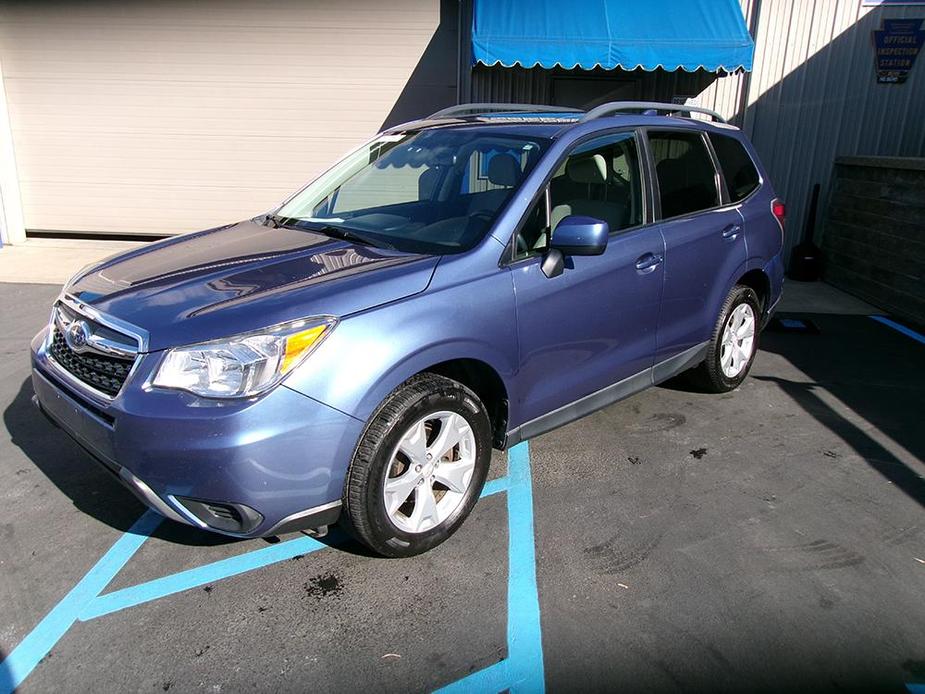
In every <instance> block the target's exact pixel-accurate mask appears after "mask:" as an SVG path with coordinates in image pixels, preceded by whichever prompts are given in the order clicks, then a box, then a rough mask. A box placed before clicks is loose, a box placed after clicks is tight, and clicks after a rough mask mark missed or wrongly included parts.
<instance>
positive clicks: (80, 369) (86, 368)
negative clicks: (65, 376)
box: [48, 326, 134, 396]
mask: <svg viewBox="0 0 925 694" xmlns="http://www.w3.org/2000/svg"><path fill="white" fill-rule="evenodd" d="M52 330H53V331H54V332H53V334H52V340H51V347H50V348H49V350H48V351H49V352H50V353H51V356H52V358H53V359H54V360H55V361H56V362H58V364H60V365H61V367H62V368H64V370H65V371H67V372H68V373H70V374H71V375H72V376H74V377H75V378H76V379H77V380H79V381H82V382H83V383H86V384H87V385H88V386H91V387H92V388H96V390H98V391H101V392H103V393H106V395H112V396H114V395H116V393H118V392H119V389H120V388H122V384H123V383H125V379H126V378H128V374H129V371H131V370H132V364H134V360H133V359H120V358H119V357H110V356H106V355H103V354H96V353H90V352H83V353H77V352H75V351H74V350H72V349H71V348H70V347H68V345H67V342H65V341H64V335H62V334H61V330H60V329H59V328H58V327H57V326H54V327H53V328H52Z"/></svg>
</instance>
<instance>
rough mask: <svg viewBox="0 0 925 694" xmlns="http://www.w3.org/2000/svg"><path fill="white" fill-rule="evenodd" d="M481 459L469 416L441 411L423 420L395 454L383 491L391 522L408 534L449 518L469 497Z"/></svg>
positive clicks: (397, 447) (406, 434) (438, 523)
mask: <svg viewBox="0 0 925 694" xmlns="http://www.w3.org/2000/svg"><path fill="white" fill-rule="evenodd" d="M475 461H476V442H475V434H474V433H473V431H472V427H471V426H470V425H469V422H468V421H466V418H465V417H463V416H462V415H460V414H457V413H456V412H449V411H441V412H435V413H433V414H429V415H426V416H425V417H422V418H421V419H419V420H418V421H417V422H415V423H414V424H412V425H411V426H410V427H408V429H407V430H406V431H405V433H404V434H403V435H402V437H401V439H400V440H399V442H398V445H397V446H396V447H395V450H394V451H393V453H392V456H391V458H390V462H389V469H388V472H387V474H386V477H385V483H384V485H383V489H382V494H383V501H384V502H385V510H386V513H387V514H388V516H389V520H391V522H392V523H393V524H394V525H395V526H396V527H398V528H399V529H401V530H403V531H405V532H407V533H424V532H427V531H428V530H432V529H433V528H435V527H437V526H438V525H440V524H441V523H443V522H444V521H446V520H447V519H448V518H449V517H450V516H451V515H452V514H453V512H454V511H455V510H456V509H457V508H458V507H459V505H460V504H461V503H462V501H463V499H464V498H465V495H466V491H467V490H468V488H469V485H470V483H471V481H472V475H473V472H474V471H475Z"/></svg>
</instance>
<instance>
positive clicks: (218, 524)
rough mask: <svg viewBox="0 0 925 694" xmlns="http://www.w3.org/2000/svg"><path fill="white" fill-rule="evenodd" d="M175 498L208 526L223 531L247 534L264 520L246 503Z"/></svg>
mask: <svg viewBox="0 0 925 694" xmlns="http://www.w3.org/2000/svg"><path fill="white" fill-rule="evenodd" d="M174 498H175V499H176V500H177V501H178V502H179V503H181V504H183V507H184V508H185V509H186V510H187V511H189V512H190V513H191V514H192V515H194V516H195V517H196V518H198V519H199V520H201V521H202V522H203V523H205V524H206V525H207V526H209V527H210V528H213V529H215V530H221V531H222V532H226V533H242V534H246V533H249V532H251V531H252V530H253V529H254V528H256V527H257V526H258V525H260V524H261V523H262V522H263V516H262V515H260V513H258V512H257V511H255V510H254V509H252V508H251V507H250V506H245V505H244V504H230V503H225V502H218V501H200V500H198V499H185V498H183V497H182V496H178V497H174Z"/></svg>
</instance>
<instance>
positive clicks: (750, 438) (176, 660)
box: [0, 284, 925, 692]
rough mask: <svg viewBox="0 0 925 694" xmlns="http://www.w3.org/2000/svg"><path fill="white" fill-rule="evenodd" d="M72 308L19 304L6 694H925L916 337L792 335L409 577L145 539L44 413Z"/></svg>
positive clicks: (3, 380)
mask: <svg viewBox="0 0 925 694" xmlns="http://www.w3.org/2000/svg"><path fill="white" fill-rule="evenodd" d="M56 293H57V288H56V287H54V286H51V285H28V284H0V316H2V320H0V324H2V325H3V331H2V334H0V349H2V352H3V360H2V362H0V411H2V416H3V427H2V430H0V548H2V551H0V660H2V661H3V662H2V663H0V692H2V691H6V690H9V689H11V688H12V687H14V686H16V685H18V686H19V689H20V690H21V691H23V692H41V691H59V690H65V691H75V692H83V691H94V692H95V691H158V692H160V691H201V690H205V691H211V692H217V691H243V690H259V691H280V692H289V691H307V690H319V691H332V692H339V691H357V690H366V691H372V690H376V691H396V692H398V691H402V692H404V691H430V690H434V689H438V688H440V687H444V686H448V685H451V686H452V685H453V684H454V683H457V684H456V685H455V686H456V687H457V688H461V689H465V690H487V689H495V690H498V691H500V690H503V689H510V690H512V691H537V690H538V689H540V688H542V687H543V686H545V688H546V689H548V690H549V691H578V690H580V691H622V692H635V691H648V692H662V691H665V692H676V691H681V692H699V691H746V690H747V691H751V692H755V691H794V690H809V689H812V690H815V691H885V692H905V691H909V689H908V688H907V687H909V686H910V685H911V687H912V689H913V690H914V689H915V687H916V684H917V683H918V684H919V685H923V686H925V513H923V510H925V509H923V506H925V479H923V474H925V463H923V459H925V427H923V412H925V398H923V395H922V393H923V388H925V369H923V366H925V343H923V342H920V341H919V340H918V339H916V338H915V335H916V334H918V333H915V332H913V333H912V334H911V335H910V334H904V333H903V332H900V330H898V329H896V328H895V327H893V326H891V325H889V324H885V323H883V322H880V321H878V320H875V319H872V318H870V317H868V316H864V315H853V316H839V315H822V314H803V315H795V314H794V315H789V316H784V317H785V318H789V319H790V320H793V321H799V322H802V324H803V326H804V329H801V328H800V327H799V325H797V324H796V323H787V325H786V326H785V325H782V324H780V323H778V324H777V325H776V326H775V329H773V330H770V331H768V332H766V333H765V334H764V335H763V336H762V340H761V352H760V354H759V355H758V358H757V361H756V364H755V366H754V368H753V370H752V374H751V376H750V378H748V379H747V380H746V382H745V383H744V384H743V385H742V387H741V388H739V389H738V390H737V391H735V392H733V393H729V394H726V395H721V396H716V395H707V394H703V393H698V392H696V391H693V390H692V389H691V388H689V387H688V386H687V385H686V383H685V382H684V381H683V379H681V380H675V381H672V382H669V383H668V384H665V385H663V386H660V387H656V388H652V389H650V390H648V391H646V392H644V393H641V394H639V395H636V396H634V397H632V398H630V399H628V400H626V401H624V402H621V403H619V404H617V405H614V406H612V407H609V408H607V409H605V410H602V411H600V412H598V413H596V414H594V415H591V416H589V417H587V418H585V419H583V420H581V421H579V422H576V423H573V424H571V425H569V426H566V427H564V428H562V429H560V430H558V431H555V432H552V433H549V434H546V435H544V436H541V437H538V438H537V439H534V440H531V441H530V442H529V444H528V446H523V447H521V448H519V449H516V453H511V460H510V469H509V468H508V466H509V463H508V456H507V455H506V454H502V453H496V454H495V456H494V461H493V469H492V478H493V479H494V480H495V482H493V483H492V484H493V485H494V486H492V487H491V488H490V489H489V491H490V492H493V493H490V494H488V495H486V496H485V497H484V498H483V499H482V500H481V501H480V502H479V504H478V505H477V507H476V509H475V511H474V513H473V514H472V516H471V517H470V518H469V519H468V521H467V522H466V523H465V524H464V526H463V527H462V529H461V530H460V531H459V532H458V533H457V534H456V535H455V536H454V537H453V538H452V539H451V540H450V541H448V542H447V543H445V544H444V545H442V546H441V547H439V548H437V549H436V550H434V551H432V552H429V553H427V554H425V555H422V556H420V557H416V558H412V559H406V560H389V559H381V558H376V557H371V556H369V555H368V553H367V552H365V551H364V550H363V548H362V547H360V546H358V545H356V544H355V543H353V542H351V541H350V540H349V539H348V538H346V537H345V536H343V534H342V533H339V532H338V531H337V530H335V531H334V532H332V534H331V535H330V536H329V537H328V538H326V539H325V540H324V541H323V542H318V541H316V540H313V539H310V538H307V537H305V536H303V535H299V534H294V535H288V536H284V537H281V538H278V540H276V541H269V540H250V541H229V540H227V539H224V538H221V537H219V536H215V535H211V534H207V533H202V532H198V531H195V530H193V529H190V528H186V527H183V526H180V525H176V524H174V523H172V522H170V521H163V522H158V519H157V518H156V517H154V516H152V515H150V514H146V513H145V509H144V508H143V507H142V506H141V505H140V504H139V503H138V502H137V501H136V500H135V499H134V497H132V496H131V495H130V494H129V493H128V492H127V491H125V490H124V489H123V488H122V487H121V486H120V485H119V484H118V483H117V482H115V481H114V480H113V478H112V477H111V476H110V475H109V473H107V472H105V471H104V470H103V469H102V468H101V467H100V466H99V465H98V464H97V463H95V462H94V461H93V460H92V459H90V458H89V457H88V456H87V455H86V454H85V453H83V452H82V451H81V450H80V449H79V448H78V447H77V446H76V445H75V444H73V443H72V442H71V440H70V439H69V438H68V437H67V436H66V435H65V434H63V433H62V432H61V431H60V430H57V429H55V428H54V427H52V426H51V425H50V424H49V423H48V422H47V421H46V420H45V419H44V418H43V417H42V416H41V415H40V414H39V413H38V412H37V411H36V410H35V409H34V408H33V406H32V404H31V402H30V399H31V395H32V390H31V386H30V384H29V381H28V374H29V365H28V343H29V340H30V339H31V337H32V335H33V334H34V333H35V332H37V331H38V330H39V328H40V327H41V325H42V324H43V322H44V321H46V320H47V317H48V313H49V308H50V305H51V302H52V300H53V298H54V297H55V295H56ZM787 326H789V327H787ZM531 496H532V498H531ZM139 519H141V520H139Z"/></svg>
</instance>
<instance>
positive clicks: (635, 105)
mask: <svg viewBox="0 0 925 694" xmlns="http://www.w3.org/2000/svg"><path fill="white" fill-rule="evenodd" d="M620 111H656V112H658V111H669V112H670V113H672V114H674V113H704V114H706V115H708V116H711V117H712V118H713V119H714V120H716V121H718V122H720V123H725V122H726V119H725V118H723V117H722V116H721V115H719V114H718V113H717V112H716V111H713V110H712V109H709V108H701V107H700V106H685V105H684V104H664V103H660V102H658V101H611V102H610V103H606V104H601V105H600V106H596V107H594V108H592V109H591V110H590V111H588V112H587V113H586V114H585V115H584V116H582V118H581V121H580V122H582V123H584V122H585V121H589V120H594V119H595V118H601V117H603V116H609V115H610V114H612V113H619V112H620Z"/></svg>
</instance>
